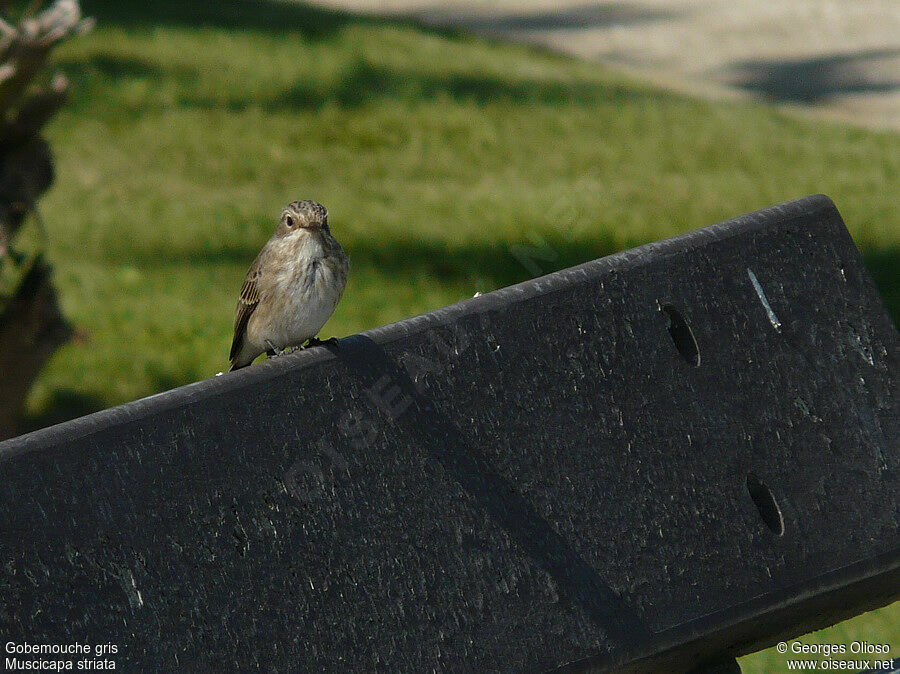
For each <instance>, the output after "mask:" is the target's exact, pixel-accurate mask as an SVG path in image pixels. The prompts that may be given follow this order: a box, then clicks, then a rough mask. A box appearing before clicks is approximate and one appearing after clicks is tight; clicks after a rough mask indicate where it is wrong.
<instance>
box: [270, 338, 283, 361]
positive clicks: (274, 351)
mask: <svg viewBox="0 0 900 674" xmlns="http://www.w3.org/2000/svg"><path fill="white" fill-rule="evenodd" d="M266 346H268V347H269V348H268V349H266V355H267V356H268V357H269V358H274V357H275V356H280V355H282V354H284V350H283V349H279V348H278V347H277V346H275V345H274V344H272V342H270V341H269V340H268V339H267V340H266Z"/></svg>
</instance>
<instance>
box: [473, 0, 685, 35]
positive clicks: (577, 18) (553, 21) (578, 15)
mask: <svg viewBox="0 0 900 674" xmlns="http://www.w3.org/2000/svg"><path fill="white" fill-rule="evenodd" d="M683 14H684V12H681V11H677V12H676V11H672V10H669V9H655V8H651V7H649V6H647V5H644V4H640V5H638V4H633V3H630V2H603V3H598V2H589V3H586V4H584V5H580V6H577V7H556V8H553V9H552V10H549V11H546V12H521V11H519V12H509V13H506V14H499V15H491V16H485V17H473V16H465V15H462V18H463V19H464V23H465V25H466V26H468V27H469V28H471V29H474V30H479V31H486V32H489V33H491V32H494V31H507V30H511V31H519V30H524V31H528V30H558V29H568V30H585V29H588V30H589V29H593V28H608V27H610V26H628V25H633V24H638V23H652V22H655V21H664V20H667V19H674V18H676V17H679V16H682V15H683Z"/></svg>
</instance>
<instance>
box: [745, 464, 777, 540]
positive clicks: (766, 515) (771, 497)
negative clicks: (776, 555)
mask: <svg viewBox="0 0 900 674" xmlns="http://www.w3.org/2000/svg"><path fill="white" fill-rule="evenodd" d="M747 491H748V492H750V498H752V499H753V504H754V505H755V506H756V509H757V510H758V511H759V516H760V517H761V518H762V521H763V522H765V524H766V526H767V527H768V528H769V530H770V531H771V532H772V533H773V534H775V535H776V536H783V535H784V517H783V516H782V515H781V508H780V507H779V505H778V501H776V500H775V494H773V493H772V490H771V489H769V487H768V486H766V484H765V483H764V482H762V480H760V479H759V478H758V477H756V475H754V474H753V473H750V474H749V475H747Z"/></svg>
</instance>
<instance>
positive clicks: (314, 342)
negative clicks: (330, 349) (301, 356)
mask: <svg viewBox="0 0 900 674" xmlns="http://www.w3.org/2000/svg"><path fill="white" fill-rule="evenodd" d="M337 343H338V340H337V337H329V338H328V339H319V338H318V337H310V338H309V339H308V340H307V342H306V346H304V347H303V348H305V349H308V348H309V347H311V346H323V345H325V344H330V345H332V346H333V345H335V344H337Z"/></svg>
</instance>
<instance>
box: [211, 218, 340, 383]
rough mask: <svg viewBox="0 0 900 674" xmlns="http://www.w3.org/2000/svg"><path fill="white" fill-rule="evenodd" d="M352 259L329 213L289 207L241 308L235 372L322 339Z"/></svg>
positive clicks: (250, 277) (255, 267) (247, 283)
mask: <svg viewBox="0 0 900 674" xmlns="http://www.w3.org/2000/svg"><path fill="white" fill-rule="evenodd" d="M349 270H350V259H349V258H348V257H347V254H346V253H345V252H344V249H343V248H341V244H339V243H338V242H337V239H335V238H334V237H333V236H332V235H331V231H330V230H329V229H328V210H327V209H326V208H325V207H324V206H323V205H322V204H319V203H316V202H315V201H294V202H292V203H290V204H288V205H287V206H285V207H284V210H283V211H282V212H281V222H280V223H278V227H277V228H276V229H275V233H274V234H273V235H272V238H271V239H269V241H268V242H267V243H266V245H265V246H263V249H262V250H261V251H260V252H259V255H257V256H256V260H254V262H253V264H252V265H251V266H250V271H248V272H247V278H246V279H244V286H243V287H242V288H241V298H240V299H239V300H238V303H237V311H236V312H235V317H234V340H233V341H232V343H231V356H230V357H229V358H230V360H231V369H232V370H237V369H238V368H240V367H245V366H246V365H249V364H250V363H252V362H253V360H254V359H255V358H256V357H257V356H259V355H260V354H261V353H263V352H267V353H268V354H269V355H270V356H273V355H277V354H280V353H281V352H282V350H283V349H286V348H287V347H290V346H301V345H303V343H304V342H307V341H309V342H310V344H319V343H320V342H319V340H317V339H316V335H317V334H318V333H319V330H321V329H322V326H323V325H325V321H327V320H328V319H329V317H330V316H331V314H332V313H334V308H335V307H336V306H337V303H338V302H339V301H340V299H341V295H342V294H343V293H344V286H345V285H346V283H347V274H348V272H349Z"/></svg>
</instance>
